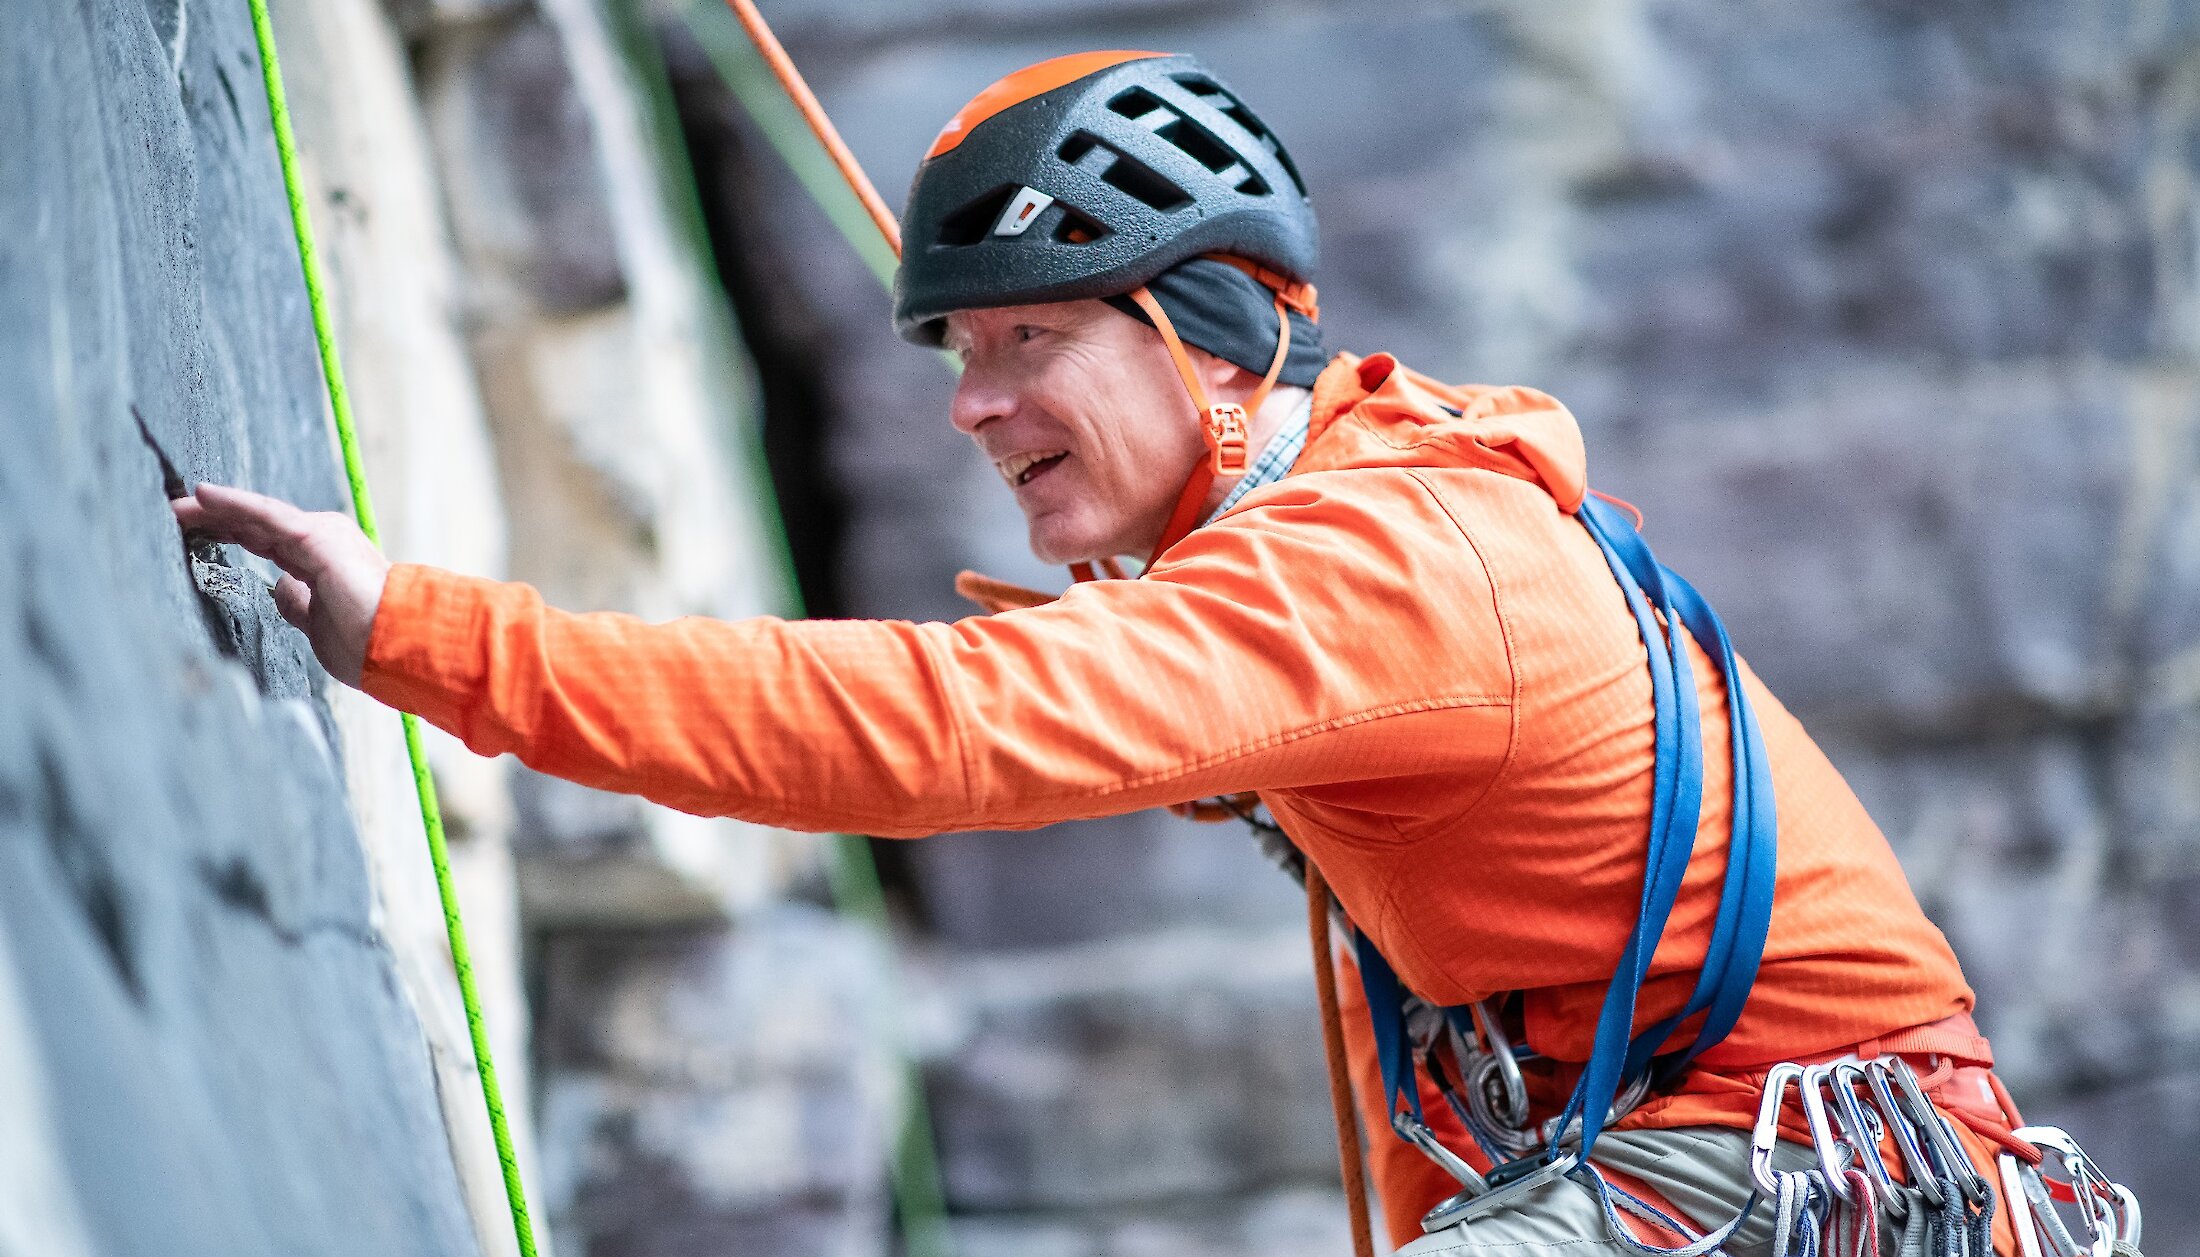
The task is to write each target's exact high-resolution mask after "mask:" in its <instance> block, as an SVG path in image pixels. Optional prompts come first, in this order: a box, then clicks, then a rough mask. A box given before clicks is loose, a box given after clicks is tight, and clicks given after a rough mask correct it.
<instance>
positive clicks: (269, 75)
mask: <svg viewBox="0 0 2200 1257" xmlns="http://www.w3.org/2000/svg"><path fill="white" fill-rule="evenodd" d="M249 3H250V5H251V7H252V33H253V35H254V37H255V38H256V39H257V40H258V41H259V48H260V78H261V80H262V81H263V82H264V83H265V85H266V88H267V112H268V119H269V121H270V122H271V123H272V124H273V126H274V131H275V152H276V155H277V156H278V157H279V158H280V159H281V161H282V168H283V192H284V194H285V196H286V197H287V198H288V199H289V201H290V227H291V232H292V234H293V235H294V236H295V237H296V239H297V243H298V267H299V269H300V270H301V271H303V272H304V273H305V283H306V304H307V305H308V307H310V308H311V310H312V312H313V339H314V342H315V344H316V345H317V346H318V347H319V349H320V354H321V378H322V380H323V382H324V383H326V385H327V386H328V403H329V413H330V415H331V417H332V418H333V419H334V421H335V424H336V443H337V446H338V448H340V449H341V450H342V451H343V457H344V478H345V479H346V480H347V481H349V482H350V484H351V510H352V516H353V518H355V519H357V520H358V521H359V530H360V531H361V532H364V533H365V534H366V535H367V539H368V540H370V541H373V542H375V543H376V544H377V545H379V544H380V543H381V537H380V531H379V530H378V529H377V528H376V527H375V518H374V501H373V499H372V498H371V497H370V496H369V495H368V493H367V473H366V466H365V464H364V463H363V462H362V461H361V459H360V457H359V438H358V434H357V433H356V431H355V430H354V429H353V427H352V421H351V395H350V393H349V392H347V391H346V390H345V388H344V368H343V364H342V363H341V362H340V361H338V359H337V356H336V332H335V328H334V326H333V325H332V324H331V322H330V320H329V313H328V298H327V290H326V285H324V284H323V283H322V278H321V261H320V255H319V254H318V253H317V252H316V251H315V250H314V247H313V223H312V220H311V219H310V218H309V217H308V216H307V214H306V198H305V190H304V188H303V186H302V185H301V184H300V181H299V178H298V151H297V141H296V139H295V137H294V136H293V135H292V133H291V129H290V107H289V104H288V102H287V101H286V100H285V98H284V95H283V77H282V67H281V64H280V63H279V62H278V61H277V60H276V56H275V28H274V26H273V24H272V23H271V22H270V21H269V20H268V15H267V0H249ZM401 723H402V724H403V726H404V729H405V755H406V757H407V759H408V760H410V761H411V764H412V776H413V790H414V792H415V793H416V794H417V795H418V796H419V799H420V823H421V825H422V827H423V828H424V829H426V830H427V835H428V857H429V860H430V862H431V863H433V864H434V865H435V889H436V895H437V897H438V898H439V899H440V900H441V901H442V904H443V928H444V932H445V934H446V935H447V936H448V937H449V939H450V944H451V964H452V967H453V968H454V969H456V970H457V973H458V995H459V999H460V1001H461V1002H462V1003H463V1004H464V1005H465V1006H466V1032H467V1034H468V1036H469V1037H470V1038H471V1039H472V1040H473V1049H474V1067H475V1069H476V1070H477V1071H478V1072H479V1073H480V1075H481V1098H482V1103H483V1104H484V1105H486V1106H487V1108H488V1110H489V1133H490V1135H491V1137H492V1138H494V1139H495V1141H496V1149H497V1162H498V1164H499V1165H500V1166H501V1167H502V1169H503V1172H504V1195H505V1199H506V1200H507V1201H508V1202H509V1203H510V1204H511V1207H512V1233H513V1235H514V1237H515V1238H516V1239H517V1240H518V1242H519V1251H520V1254H521V1257H535V1228H534V1224H533V1223H532V1222H531V1221H530V1220H529V1218H528V1216H527V1196H526V1192H525V1191H524V1190H523V1188H522V1187H521V1184H520V1177H519V1158H518V1157H517V1155H515V1154H514V1152H513V1150H512V1132H511V1128H510V1125H509V1123H507V1122H506V1120H505V1116H504V1096H503V1092H502V1091H501V1090H500V1089H499V1088H498V1086H497V1071H496V1065H495V1063H494V1062H493V1061H492V1060H491V1059H490V1055H489V1031H488V1026H487V1024H486V1023H485V1022H484V1021H483V1020H482V1016H481V995H480V992H479V991H478V990H477V989H476V988H475V983H474V965H473V954H472V952H471V950H470V949H469V948H468V947H467V946H466V927H465V925H464V923H463V922H462V921H461V920H460V919H459V910H458V892H457V889H456V887H455V886H454V885H453V884H452V882H451V857H450V849H449V846H448V844H447V843H446V842H445V841H444V835H443V810H442V808H441V807H440V806H438V804H437V802H436V793H435V778H434V777H433V776H432V775H430V773H429V772H428V755H427V748H426V746H425V745H424V744H423V743H422V742H421V738H420V722H419V721H418V720H416V719H414V718H413V716H412V714H411V713H410V712H406V713H402V716H401Z"/></svg>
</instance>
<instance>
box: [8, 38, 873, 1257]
mask: <svg viewBox="0 0 2200 1257" xmlns="http://www.w3.org/2000/svg"><path fill="white" fill-rule="evenodd" d="M273 7H274V10H275V12H274V17H275V22H276V27H277V33H278V39H279V41H280V43H281V45H282V48H283V51H284V55H285V70H286V76H285V77H286V80H287V82H288V85H289V89H290V94H291V100H292V106H293V112H294V122H295V125H296V127H297V131H298V138H299V148H300V154H301V158H302V161H303V170H302V174H303V176H304V180H305V186H306V199H307V202H308V205H309V209H310V212H311V213H312V214H313V216H314V219H315V222H316V226H317V228H318V233H319V238H320V246H321V251H322V254H323V260H324V264H325V266H326V267H327V270H328V272H329V279H330V295H331V299H332V313H333V315H334V318H335V323H336V333H337V339H338V342H339V345H340V347H341V350H342V353H343V356H344V358H345V361H346V365H347V368H348V371H347V374H348V376H349V380H350V384H351V389H352V394H353V400H354V406H355V409H356V411H357V416H358V424H359V428H360V432H361V437H362V444H363V448H364V453H365V458H366V462H367V468H368V475H369V479H370V481H371V482H372V483H373V484H374V485H375V486H376V487H377V488H378V490H379V506H380V515H381V519H382V524H383V532H384V542H385V545H386V548H387V549H388V550H389V551H390V553H391V554H392V555H393V556H394V557H396V558H399V559H408V560H417V561H426V562H433V563H438V564H443V565H447V566H451V567H455V568H459V569H461V570H466V571H471V572H476V573H480V574H484V575H491V576H503V575H513V576H519V577H523V578H526V579H529V580H532V581H534V582H535V583H537V584H538V585H540V586H541V587H543V588H544V589H545V590H546V591H548V592H549V593H550V594H551V596H552V597H554V598H556V599H558V600H559V601H561V602H564V603H566V604H567V605H573V606H580V607H609V608H616V609H621V610H627V611H632V612H635V613H638V614H643V615H647V616H651V617H654V618H666V617H670V616H674V615H680V614H691V613H693V614H709V615H720V616H729V617H730V616H740V615H748V614H755V613H757V612H760V611H766V610H774V609H780V608H781V607H782V606H783V605H784V600H785V598H786V594H785V592H784V578H783V575H782V564H783V560H782V558H781V555H780V547H779V544H778V541H777V538H776V535H775V527H776V525H775V522H774V521H773V519H772V517H771V511H770V505H769V498H768V495H767V494H765V493H763V492H762V491H761V489H760V485H759V482H758V480H757V479H756V478H755V470H754V467H753V464H754V461H755V453H754V444H755V434H754V431H753V427H752V423H753V415H752V413H751V405H752V403H751V400H750V399H751V396H752V392H753V381H752V379H751V376H750V373H749V370H748V363H747V359H746V356H745V355H744V353H743V352H742V350H741V346H740V344H739V341H738V340H737V339H736V336H735V329H734V328H733V326H732V324H731V323H730V321H729V319H728V317H727V315H726V311H725V309H724V306H723V302H722V299H721V297H720V295H719V293H718V291H717V288H716V286H715V285H714V284H713V283H712V282H711V281H710V278H709V272H708V268H707V264H706V259H707V246H706V245H705V244H704V242H703V241H702V240H701V238H700V235H699V233H698V231H697V230H696V229H695V219H694V214H693V200H692V198H693V194H692V191H691V190H690V184H689V181H688V177H687V175H686V172H685V167H684V164H683V163H682V160H681V157H680V152H679V148H678V137H677V133H676V132H675V131H672V130H669V129H667V127H666V126H665V125H664V124H665V121H666V115H665V114H664V113H663V112H662V109H661V104H662V91H661V82H660V81H659V80H658V79H657V78H656V77H655V76H656V74H657V71H656V70H655V68H654V67H655V65H656V62H655V56H654V53H653V52H652V51H651V50H650V48H649V46H648V45H647V44H646V42H644V43H637V42H636V41H635V40H634V38H633V35H634V31H633V30H632V29H631V28H628V27H626V26H624V25H622V22H623V20H624V18H623V15H624V13H625V10H624V9H623V8H621V7H616V6H614V7H611V8H608V9H607V8H603V7H599V6H597V5H595V4H593V3H590V2H588V0H543V2H542V3H540V4H533V3H525V2H514V0H481V2H479V3H473V2H469V0H418V2H397V0H393V2H391V3H388V4H386V5H385V4H382V3H378V2H377V0H274V5H273ZM0 50H5V56H4V57H0V66H4V75H0V91H4V92H5V99H6V102H7V107H6V109H5V111H4V113H0V223H5V224H6V225H7V228H8V230H7V232H6V233H5V234H4V235H0V330H4V333H5V338H4V343H0V426H4V428H5V444H6V448H7V451H8V452H7V455H6V456H5V457H0V710H4V712H5V714H6V716H7V720H6V721H5V728H4V731H0V865H4V868H0V1111H4V1112H5V1113H6V1114H7V1120H5V1121H4V1122H0V1255H4V1257H16V1254H25V1255H28V1254H34V1253H35V1254H39V1255H40V1257H45V1255H48V1254H55V1255H59V1257H75V1255H77V1254H84V1255H87V1257H88V1255H89V1254H95V1253H98V1254H108V1253H113V1254H124V1253H130V1254H135V1253H148V1254H150V1253H161V1254H170V1253H209V1254H211V1253H221V1254H225V1255H226V1254H253V1253H269V1254H275V1253H298V1252H315V1253H323V1252H325V1253H353V1252H356V1253H361V1254H366V1253H374V1254H385V1255H386V1254H403V1253H421V1254H430V1253H433V1254H460V1253H475V1252H480V1253H485V1254H496V1253H510V1252H512V1251H514V1249H515V1244H514V1241H513V1238H512V1234H511V1226H510V1221H509V1218H508V1217H507V1214H506V1211H505V1203H504V1194H503V1188H502V1185H501V1182H500V1179H499V1172H498V1166H497V1162H496V1158H495V1154H494V1152H493V1150H492V1148H491V1146H490V1140H489V1135H488V1131H487V1123H486V1119H485V1117H484V1116H483V1112H482V1105H481V1097H480V1088H479V1079H478V1077H477V1076H476V1074H475V1073H474V1067H473V1058H472V1052H471V1049H470V1046H469V1044H468V1041H467V1031H466V1026H465V1023H464V1017H463V1014H462V1012H461V1010H460V1006H459V1001H458V996H457V992H456V988H455V982H454V980H453V978H452V975H451V967H450V956H449V952H448V948H447V944H446V942H445V940H444V936H443V932H442V919H441V914H440V909H439V907H438V905H437V902H436V897H435V889H434V884H433V880H432V875H431V873H430V870H429V867H428V860H427V857H426V850H425V846H424V843H423V841H422V835H421V832H420V819H419V814H418V811H417V807H416V804H415V801H414V798H413V792H412V783H411V780H410V776H409V773H408V771H407V768H406V765H405V755H404V749H403V745H402V741H401V739H400V737H399V731H398V726H397V722H396V719H395V716H394V714H393V713H391V712H389V711H387V710H386V709H383V708H381V707H379V706H377V705H376V704H373V703H371V702H369V701H367V700H365V699H363V698H361V697H359V696H358V695H356V694H353V693H351V692H349V691H345V690H343V689H341V687H337V686H333V685H331V684H329V683H328V680H327V678H326V677H325V676H324V675H323V674H322V673H321V672H320V670H319V668H318V666H317V665H315V664H314V663H313V661H312V660H311V658H310V656H309V654H308V653H307V652H306V649H305V645H304V641H303V639H302V638H301V637H300V636H299V635H298V634H296V633H295V632H293V631H292V630H291V629H289V628H288V627H287V626H286V625H284V624H283V623H282V622H281V620H280V618H279V617H278V616H277V615H276V614H275V613H274V609H273V606H272V603H271V602H270V601H269V598H268V595H267V592H266V586H267V582H268V580H269V579H270V578H271V576H272V572H271V570H270V569H268V568H267V567H266V565H265V564H262V563H259V562H258V561H257V560H253V559H251V558H250V557H249V556H246V555H243V554H242V553H241V552H239V551H236V550H234V549H232V548H215V547H197V548H194V549H191V550H189V551H187V550H186V549H185V547H184V544H183V541H182V539H181V538H180V537H179V536H178V534H177V532H176V530H175V527H174V523H173V520H172V517H170V515H169V514H168V511H167V507H166V505H165V502H166V498H167V496H169V495H170V494H173V493H175V492H178V491H180V487H181V486H182V485H183V484H186V483H191V482H196V481H200V480H216V481H223V482H227V483H237V484H244V485H247V486H250V487H253V488H256V489H261V490H264V491H267V492H271V493H276V494H279V495H282V496H285V497H288V498H291V499H293V500H296V501H298V502H300V503H302V504H304V505H307V506H309V507H312V508H316V509H345V508H346V502H347V499H346V494H345V489H344V484H343V479H342V474H341V471H340V468H339V466H338V463H337V459H336V455H335V449H334V445H333V442H332V439H331V432H330V428H329V425H328V421H327V417H326V408H325V403H324V400H323V387H322V382H321V378H320V372H319V368H318V365H317V362H316V359H315V356H314V348H313V331H312V327H311V324H310V321H309V317H308V311H307V306H306V301H305V295H304V291H303V286H302V283H301V281H300V278H299V273H298V263H297V255H296V252H295V246H294V244H293V242H292V239H291V231H290V224H289V219H288V214H287V210H286V207H285V205H284V201H283V190H282V183H281V177H280V174H279V171H278V167H277V164H276V157H275V150H274V146H273V142H272V138H271V135H270V131H269V124H268V119H267V112H266V107H265V103H264V98H263V96H262V88H261V81H260V64H259V58H258V55H257V53H256V50H255V48H254V42H253V37H252V32H251V26H250V20H249V9H248V7H247V5H246V4H245V3H244V0H144V2H143V3H129V2H126V3H121V4H93V3H84V4H61V5H47V6H40V5H27V6H26V5H14V6H7V8H6V13H5V15H4V16H0ZM637 51H639V52H640V53H641V54H642V55H641V56H640V57H637V56H636V55H635V54H636V53H637ZM429 741H430V754H431V758H432V760H433V762H434V767H435V771H436V775H437V778H438V782H439V785H440V787H441V792H442V797H443V803H444V809H445V814H446V818H447V820H448V822H449V828H450V837H451V844H452V862H453V865H454V870H455V874H456V877H457V880H458V883H459V891H460V895H461V898H462V901H463V903H464V906H465V908H466V915H467V919H468V923H469V926H470V934H471V936H472V943H473V952H474V957H475V962H476V970H477V974H478V976H479V977H480V979H481V984H482V994H483V1000H484V1004H485V1006H486V1009H487V1013H488V1023H489V1030H490V1034H491V1038H492V1040H493V1042H494V1045H495V1047H496V1050H497V1056H498V1061H499V1065H500V1071H499V1072H500V1075H501V1078H502V1080H503V1083H504V1087H505V1090H506V1095H507V1099H508V1101H509V1108H510V1110H511V1113H512V1117H513V1122H514V1132H515V1135H516V1136H517V1138H518V1142H519V1145H520V1148H519V1150H520V1157H521V1162H522V1165H523V1167H524V1169H525V1170H526V1173H527V1179H528V1182H529V1186H530V1188H531V1189H532V1194H533V1198H534V1203H535V1211H536V1218H537V1226H538V1237H539V1239H540V1240H541V1247H542V1251H544V1252H545V1253H549V1252H551V1251H553V1250H555V1249H562V1250H564V1251H566V1252H570V1253H581V1254H586V1253H590V1252H595V1253H609V1252H616V1253H624V1254H645V1253H652V1252H669V1251H679V1252H683V1253H685V1252H691V1251H694V1248H695V1246H696V1244H697V1243H698V1242H701V1241H706V1240H708V1239H709V1238H710V1237H711V1236H713V1235H718V1236H739V1237H745V1238H742V1239H741V1240H740V1241H739V1242H741V1243H744V1244H745V1243H747V1242H748V1240H749V1238H761V1239H766V1240H768V1242H769V1246H770V1247H772V1248H773V1249H782V1248H784V1249H791V1250H796V1251H841V1252H849V1253H868V1252H876V1251H879V1250H880V1247H881V1245H882V1244H883V1237H884V1235H885V1233H886V1226H885V1223H884V1220H883V1203H882V1202H883V1199H884V1196H883V1186H882V1184H883V1181H884V1161H885V1156H884V1151H883V1149H884V1147H885V1142H886V1134H885V1132H886V1130H887V1116H886V1115H887V1111H888V1109H889V1108H890V1106H891V1102H892V1099H893V1096H892V1086H891V1085H890V1084H891V1080H892V1078H893V1071H892V1068H891V1064H890V1060H889V1058H888V1056H887V1055H886V1054H885V1053H884V1049H883V1048H882V1046H881V1045H882V1044H883V1042H884V1039H883V1035H884V1031H883V1030H882V1029H881V1028H880V1027H879V1026H878V1025H877V1024H876V1021H877V1016H878V1013H877V1010H878V1009H880V1008H882V1007H886V1005H885V1004H884V1003H882V1001H881V1000H880V999H879V998H878V991H879V989H880V988H881V986H882V985H883V983H884V978H883V976H882V975H883V974H884V973H885V972H886V967H885V962H884V958H883V954H882V952H881V948H880V940H879V939H878V937H877V936H876V934H875V932H874V931H873V930H871V929H869V928H867V927H862V926H856V925H851V924H848V923H847V922H845V921H843V920H842V919H840V918H839V917H837V916H834V915H833V914H831V913H829V912H825V911H823V910H822V909H820V908H818V907H816V906H815V901H816V900H819V899H820V898H822V894H823V892H822V886H821V876H820V865H819V856H820V852H821V848H820V846H819V845H818V844H817V843H816V842H815V841H813V840H808V839H801V840H797V839H794V838H792V837H790V836H788V835H782V834H776V833H773V832H769V831H764V830H760V829H757V828H755V827H751V826H741V825H736V824H732V823H724V822H705V821H700V820H697V819H695V818H692V817H686V816H682V815H679V814H676V813H672V812H669V811H666V810H664V809H659V808H653V807H647V806H642V805H639V804H637V803H635V802H633V801H632V800H627V799H621V798H614V797H611V796H605V795H600V794H595V793H593V792H589V791H583V790H579V789H577V788H573V787H569V786H565V785H563V784H562V783H557V782H552V781H549V780H547V779H544V778H540V777H537V776H534V775H532V774H529V773H526V772H524V771H516V770H515V766H513V765H510V764H500V763H492V762H489V761H484V760H480V759H477V758H476V757H473V756H471V755H469V754H467V753H466V752H465V751H464V749H463V748H461V747H459V746H458V745H457V744H456V743H455V742H453V741H451V740H450V739H448V738H444V737H442V736H440V735H437V734H435V733H433V731H430V738H429ZM523 937H524V938H525V939H526V943H527V945H526V947H525V948H524V949H523V947H522V938H523ZM523 955H525V956H529V957H533V958H534V959H535V960H536V961H538V962H539V963H536V964H535V965H534V966H533V968H532V972H531V973H529V974H527V975H525V976H524V977H523V973H522V963H521V962H522V957H523ZM529 995H532V996H533V997H534V999H535V1002H536V1004H537V1008H538V1011H539V1013H540V1016H541V1018H542V1024H543V1029H544V1030H545V1031H546V1033H543V1034H541V1035H539V1036H538V1035H536V1034H535V1033H534V1029H535V1027H534V1026H533V1025H531V1023H530V1018H529V1016H528V998H527V997H528V996H529ZM538 1114H539V1115H540V1117H541V1121H542V1125H543V1128H544V1129H546V1130H547V1131H548V1132H549V1136H550V1138H549V1140H548V1142H547V1144H546V1145H544V1146H543V1149H542V1153H541V1155H540V1156H539V1157H538V1156H537V1155H536V1146H537V1141H536V1138H535V1130H536V1128H537V1120H536V1119H537V1115H538ZM714 1227H715V1228H717V1229H716V1230H715V1231H713V1230H711V1228H714ZM773 1237H776V1238H773ZM828 1241H829V1242H828Z"/></svg>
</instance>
